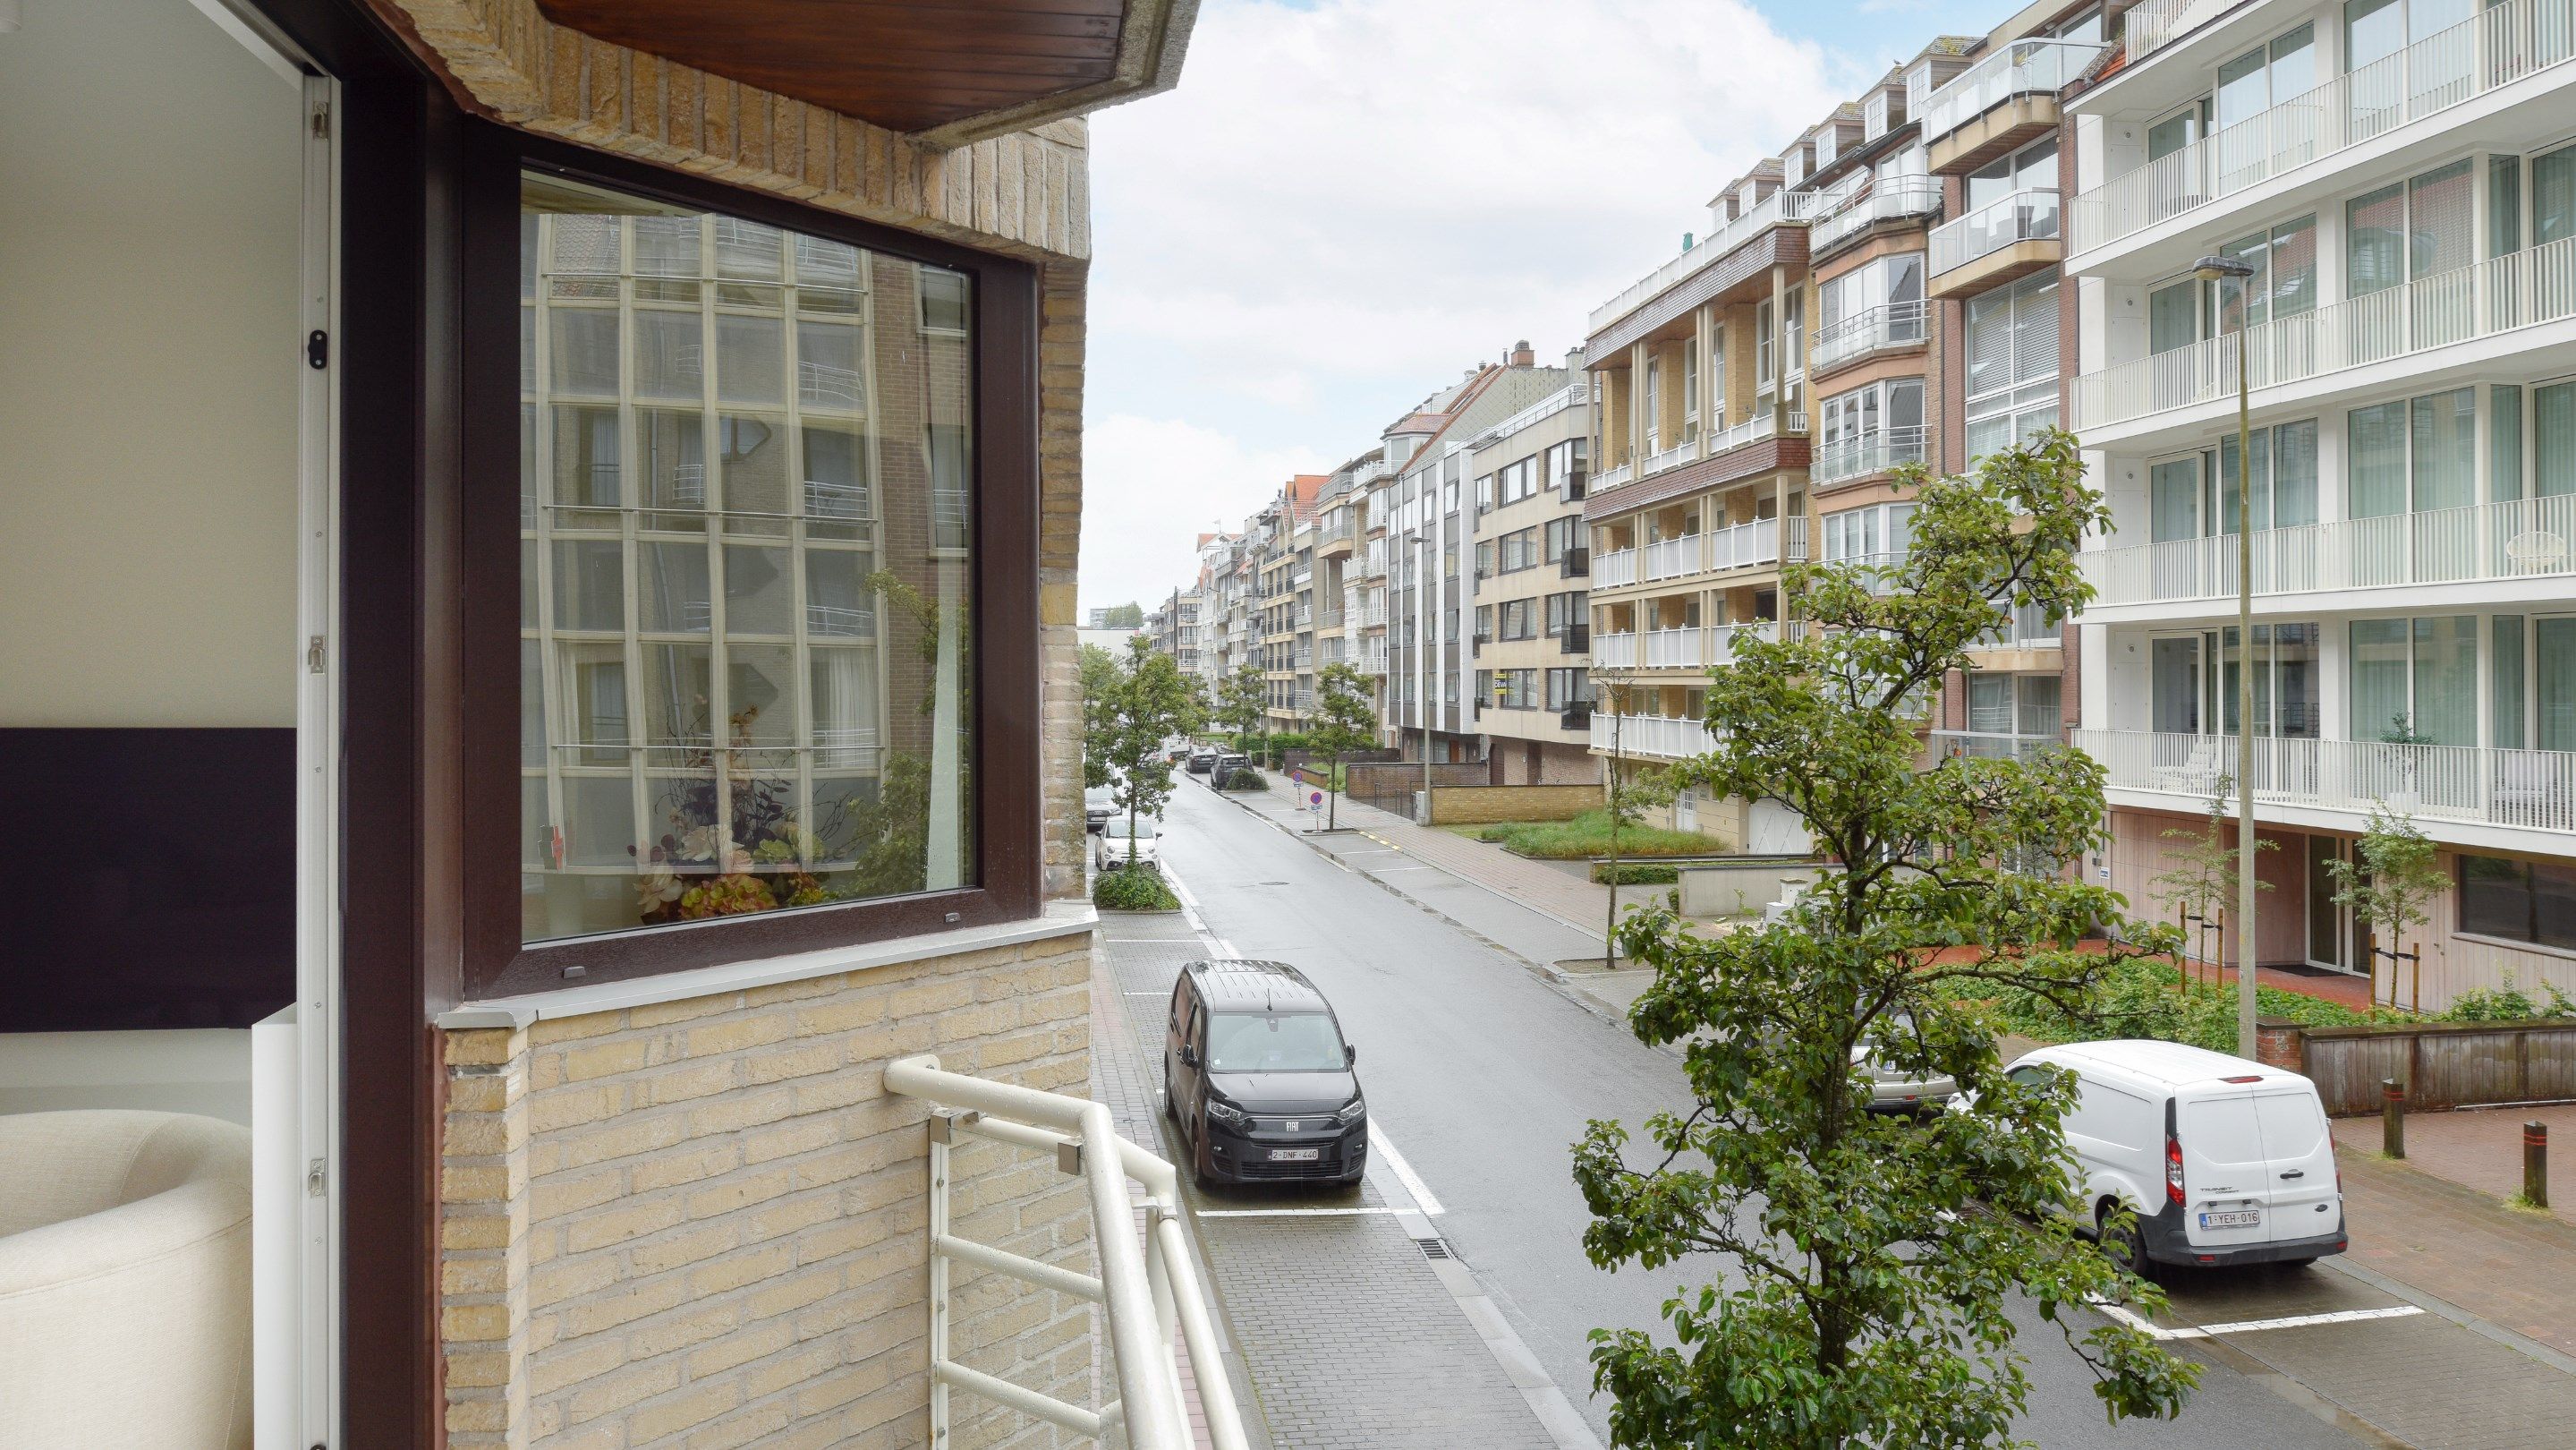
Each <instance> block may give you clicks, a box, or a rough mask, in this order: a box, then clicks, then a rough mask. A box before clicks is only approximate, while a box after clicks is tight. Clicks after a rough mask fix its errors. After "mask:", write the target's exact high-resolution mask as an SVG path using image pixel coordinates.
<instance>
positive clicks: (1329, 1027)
mask: <svg viewBox="0 0 2576 1450" xmlns="http://www.w3.org/2000/svg"><path fill="white" fill-rule="evenodd" d="M1346 1065H1347V1064H1346V1062H1345V1060H1344V1058H1343V1056H1342V1034H1341V1033H1340V1032H1338V1031H1336V1030H1335V1029H1334V1027H1333V1019H1332V1018H1331V1017H1329V1016H1327V1015H1325V1014H1324V1013H1321V1012H1219V1013H1218V1014H1216V1016H1214V1017H1212V1018H1210V1019H1208V1053H1207V1066H1208V1071H1210V1072H1339V1071H1341V1070H1342V1068H1343V1067H1344V1066H1346Z"/></svg>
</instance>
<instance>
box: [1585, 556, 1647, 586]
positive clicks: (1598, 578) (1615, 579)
mask: <svg viewBox="0 0 2576 1450" xmlns="http://www.w3.org/2000/svg"><path fill="white" fill-rule="evenodd" d="M1636 582H1637V551H1636V550H1634V549H1613V550H1611V551H1610V552H1609V553H1606V554H1595V555H1593V556H1592V587H1593V588H1595V589H1616V588H1618V587H1619V586H1620V585H1622V584H1634V583H1636Z"/></svg>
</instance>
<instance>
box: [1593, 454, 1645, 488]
mask: <svg viewBox="0 0 2576 1450" xmlns="http://www.w3.org/2000/svg"><path fill="white" fill-rule="evenodd" d="M1636 471H1637V466H1636V464H1635V462H1633V461H1631V462H1628V463H1622V464H1620V465H1619V466H1618V467H1616V468H1605V469H1603V470H1601V471H1600V472H1599V473H1596V474H1594V475H1593V476H1592V486H1593V487H1594V488H1596V489H1602V488H1617V487H1618V486H1619V485H1621V484H1623V483H1626V482H1627V481H1628V479H1629V478H1630V476H1632V475H1633V474H1635V473H1636Z"/></svg>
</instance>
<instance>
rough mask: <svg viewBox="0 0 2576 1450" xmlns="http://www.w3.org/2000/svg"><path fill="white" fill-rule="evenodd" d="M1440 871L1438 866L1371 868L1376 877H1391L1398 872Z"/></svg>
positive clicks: (1370, 870)
mask: <svg viewBox="0 0 2576 1450" xmlns="http://www.w3.org/2000/svg"><path fill="white" fill-rule="evenodd" d="M1439 869H1440V868H1439V867H1437V866H1372V867H1370V868H1369V873H1370V874H1371V875H1374V876H1389V875H1393V874H1394V873H1395V872H1398V871H1437V870H1439Z"/></svg>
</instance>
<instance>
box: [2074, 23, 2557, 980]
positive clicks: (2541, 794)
mask: <svg viewBox="0 0 2576 1450" xmlns="http://www.w3.org/2000/svg"><path fill="white" fill-rule="evenodd" d="M2126 30H2127V36H2126V50H2125V53H2123V54H2122V55H2121V56H2120V57H2119V58H2118V62H2117V64H2116V65H2114V66H2111V67H2109V68H2107V69H2106V70H2105V71H2104V72H2103V73H2102V75H2101V76H2100V78H2099V79H2098V81H2096V82H2095V83H2093V84H2090V85H2088V86H2085V87H2083V88H2082V89H2080V90H2077V91H2072V92H2070V93H2068V94H2067V95H2066V96H2064V97H2063V98H2062V99H2061V101H2060V104H2061V105H2062V106H2063V107H2064V109H2065V113H2066V118H2067V129H2068V133H2069V136H2070V138H2071V147H2070V149H2071V151H2072V162H2073V169H2072V177H2073V183H2074V189H2073V192H2072V194H2071V196H2070V197H2069V199H2068V203H2067V206H2066V209H2065V214H2066V221H2067V227H2066V233H2067V234H2066V237H2065V240H2064V246H2065V247H2066V249H2067V257H2066V259H2065V263H2064V267H2065V272H2066V276H2067V278H2068V283H2067V285H2068V286H2070V287H2071V288H2072V289H2073V290H2074V293H2075V297H2074V306H2075V311H2076V314H2077V315H2078V316H2079V317H2080V319H2081V322H2082V327H2081V329H2080V334H2079V338H2080V363H2081V371H2080V372H2079V373H2078V374H2077V375H2076V376H2074V377H2073V378H2071V379H2070V380H2069V385H2068V387H2067V389H2066V392H2067V398H2068V405H2069V409H2070V413H2071V422H2072V425H2073V426H2074V427H2075V429H2076V430H2077V431H2078V432H2079V434H2080V435H2081V436H2082V438H2083V440H2084V443H2085V445H2086V448H2087V455H2086V456H2087V459H2088V462H2089V464H2090V467H2091V469H2092V473H2093V477H2094V479H2095V480H2096V481H2097V483H2098V484H2099V485H2100V486H2101V487H2102V488H2104V489H2105V490H2106V491H2107V493H2108V495H2109V498H2110V503H2111V509H2112V513H2113V517H2114V521H2115V523H2116V525H2117V528H2116V531H2115V532H2114V533H2112V534H2111V535H2110V536H2109V537H2106V538H2104V539H2101V540H2100V541H2099V543H2098V547H2097V548H2096V549H2095V550H2094V551H2092V552H2090V553H2088V554H2087V555H2086V556H2085V560H2084V562H2085V565H2086V568H2087V571H2088V574H2089V576H2090V577H2091V579H2092V580H2093V582H2094V583H2095V585H2096V587H2097V588H2098V589H2099V590H2100V593H2099V595H2098V597H2097V598H2096V599H2095V601H2094V602H2093V604H2092V605H2091V607H2089V608H2088V609H2087V611H2086V612H2085V614H2084V616H2083V621H2082V623H2083V634H2084V636H2085V643H2084V654H2085V657H2086V658H2087V659H2088V660H2096V661H2099V664H2098V666H2096V667H2094V668H2091V669H2089V670H2088V671H2087V672H2086V673H2085V676H2084V679H2083V683H2082V689H2081V714H2082V729H2081V730H2080V731H2079V732H2077V737H2076V738H2077V739H2078V740H2079V741H2080V742H2081V743H2082V745H2083V746H2084V748H2086V749H2087V750H2090V751H2092V752H2093V753H2094V754H2095V755H2096V756H2098V757H2099V758H2100V759H2101V760H2102V761H2103V762H2104V763H2105V765H2106V766H2107V767H2108V769H2109V772H2110V781H2109V786H2110V790H2109V794H2110V804H2111V824H2112V830H2113V840H2112V843H2111V846H2110V849H2109V850H2108V851H2107V852H2106V853H2105V854H2104V856H2103V857H2102V858H2101V859H2100V860H2098V861H2097V862H2094V863H2091V864H2093V865H2094V866H2095V868H2096V869H2098V870H2099V871H2100V872H2102V873H2103V874H2104V875H2105V876H2106V877H2107V879H2108V880H2109V881H2110V882H2111V883H2112V884H2114V885H2116V886H2118V887H2120V888H2121V889H2122V890H2125V891H2127V892H2128V893H2129V894H2130V896H2131V899H2132V900H2133V901H2134V902H2136V903H2138V904H2139V906H2140V908H2141V909H2142V910H2146V911H2149V912H2159V911H2161V910H2163V908H2162V904H2161V903H2160V902H2158V901H2157V899H2156V896H2155V893H2154V889H2153V887H2152V886H2151V885H2150V884H2149V883H2150V882H2151V880H2152V878H2153V877H2154V876H2155V875H2156V873H2157V872H2158V871H2159V869H2161V859H2160V858H2161V856H2162V855H2163V849H2162V848H2163V842H2161V840H2160V839H2159V833H2160V832H2161V831H2163V830H2164V829H2166V828H2167V827H2169V826H2171V825H2174V824H2176V823H2178V822H2182V821H2185V820H2188V819H2189V818H2190V817H2191V816H2192V815H2193V814H2194V813H2195V812H2197V811H2199V810H2202V809H2204V808H2205V807H2204V803H2205V801H2206V799H2207V797H2208V796H2209V795H2210V793H2211V792H2212V791H2213V790H2214V789H2215V788H2216V785H2217V782H2218V777H2219V776H2220V775H2221V774H2222V773H2232V772H2233V771H2234V769H2235V761H2236V752H2237V748H2238V747H2237V743H2236V740H2235V739H2234V738H2233V737H2235V736H2236V734H2237V732H2239V731H2242V730H2246V729H2251V730H2252V731H2253V732H2254V734H2255V735H2256V736H2257V737H2258V738H2257V741H2256V745H2257V747H2258V748H2257V752H2256V759H2255V766H2254V772H2253V774H2254V779H2253V782H2252V785H2253V791H2254V795H2255V800H2256V809H2257V812H2258V817H2259V819H2260V821H2261V823H2262V825H2261V829H2262V834H2263V835H2264V836H2265V837H2266V838H2268V839H2270V840H2272V841H2273V842H2275V843H2276V844H2277V846H2278V848H2279V849H2277V850H2275V851H2269V852H2265V853H2263V854H2262V855H2261V856H2260V857H2259V858H2258V859H2259V861H2260V870H2261V874H2262V876H2263V879H2264V880H2265V882H2266V884H2267V885H2268V886H2270V887H2271V890H2270V891H2269V892H2267V893H2266V894H2265V896H2264V897H2263V905H2262V910H2261V914H2260V917H2259V918H2258V919H2259V922H2260V926H2259V930H2258V932H2257V940H2256V942H2255V944H2254V947H2255V952H2256V955H2257V956H2258V958H2259V960H2261V961H2263V962H2265V963H2280V964H2284V965H2308V966H2315V967H2323V968H2329V969H2333V970H2338V971H2348V972H2356V973H2358V972H2363V971H2367V970H2370V968H2371V965H2372V961H2373V957H2372V955H2371V947H2372V945H2373V944H2372V943H2371V942H2370V941H2368V940H2367V937H2366V935H2365V934H2364V933H2363V932H2362V931H2360V930H2359V929H2358V928H2357V926H2356V923H2354V922H2353V921H2352V920H2351V918H2350V914H2349V913H2348V912H2345V911H2342V910H2340V909H2338V908H2337V907H2336V906H2335V905H2334V904H2333V902H2332V900H2331V886H2330V884H2329V877H2328V874H2327V868H2328V866H2329V865H2330V863H2333V862H2335V861H2338V860H2349V859H2351V857H2352V853H2353V843H2354V839H2355V837H2356V835H2357V834H2358V833H2359V832H2360V831H2361V830H2362V829H2363V828H2364V827H2365V825H2366V823H2367V820H2368V817H2369V815H2370V813H2371V812H2372V811H2373V810H2375V809H2386V810H2391V811H2403V812H2405V813H2407V814H2410V815H2411V816H2412V817H2413V819H2414V821H2415V823H2416V824H2417V825H2418V826H2419V827H2420V828H2421V829H2423V830H2424V831H2425V832H2426V833H2427V834H2429V835H2431V836H2432V837H2433V838H2434V839H2435V840H2436V841H2438V842H2439V843H2440V845H2441V846H2442V848H2443V862H2444V864H2445V866H2446V867H2447V868H2448V869H2449V871H2450V872H2451V875H2452V883H2453V884H2452V889H2451V891H2450V892H2448V893H2447V894H2446V895H2445V896H2444V897H2443V898H2442V899H2441V900H2440V901H2438V902H2437V903H2436V904H2435V905H2434V907H2433V918H2434V919H2433V921H2432V923H2431V925H2430V926H2429V927H2428V928H2427V929H2426V931H2425V932H2424V933H2423V936H2424V937H2425V939H2426V945H2425V949H2424V952H2423V959H2422V962H2421V974H2422V982H2423V999H2424V1002H2425V1005H2427V1006H2439V1005H2440V1004H2442V1003H2444V1002H2446V1001H2448V1000H2449V999H2450V998H2451V997H2452V996H2454V995H2455V994H2457V993H2458V992H2460V991H2461V990H2464V989H2466V988H2469V987H2473V986H2480V985H2491V984H2494V983H2496V982H2498V981H2500V980H2502V979H2503V977H2504V976H2505V975H2506V974H2507V973H2511V974H2512V975H2513V977H2514V978H2515V980H2517V981H2518V982H2520V983H2522V984H2523V985H2525V986H2526V987H2529V986H2533V985H2536V984H2537V983H2539V982H2544V981H2546V982H2554V983H2557V984H2559V985H2561V986H2566V987H2576V957H2571V956H2570V955H2569V953H2570V951H2571V949H2576V913H2571V912H2570V911H2569V909H2568V906H2567V903H2568V902H2569V900H2570V899H2571V897H2576V613H2571V612H2570V611H2571V606H2570V602H2569V601H2570V600H2571V598H2576V549H2571V541H2576V382H2571V381H2570V380H2569V369H2570V367H2571V364H2570V363H2569V361H2568V358H2569V357H2570V356H2571V355H2576V354H2571V353H2570V352H2569V351H2568V349H2569V347H2570V345H2571V344H2572V343H2576V144H2570V141H2571V135H2570V133H2571V132H2576V14H2571V7H2570V5H2569V4H2568V3H2567V0H2503V3H2498V4H2492V5H2484V6H2479V5H2471V4H2468V3H2465V0H2448V3H2445V0H2376V3H2374V0H2351V3H2347V4H2342V5H2322V4H2316V3H2300V0H2257V3H2253V4H2244V5H2237V6H2232V7H2231V6H2224V5H2219V4H2214V3H2200V4H2176V3H2160V4H2151V5H2142V6H2139V7H2137V8H2136V9H2134V10H2132V11H2130V12H2129V15H2128V17H2127V26H2126ZM2211 256H2214V257H2218V258H2223V259H2225V260H2226V261H2227V262H2229V263H2231V264H2237V268H2236V269H2238V270H2242V271H2243V272H2244V273H2245V274H2246V275H2244V276H2243V277H2242V278H2241V279H2240V278H2233V277H2219V278H2216V279H2214V280H2208V281H2204V280H2201V279H2200V278H2199V277H2197V276H2196V275H2195V265H2194V264H2195V261H2196V259H2199V258H2202V257H2211ZM2240 358H2241V359H2242V362H2241V363H2240ZM2240 368H2241V371H2240ZM2240 382H2241V383H2242V384H2243V385H2244V386H2246V387H2248V388H2249V389H2250V392H2249V401H2250V407H2251V421H2252V440H2251V447H2250V448H2249V449H2247V450H2245V453H2246V456H2245V457H2242V458H2240V457H2239V449H2238V445H2237V439H2236V408H2237V402H2238V390H2239V387H2240ZM2249 525H2250V527H2251V529H2252V531H2253V537H2252V539H2251V545H2252V553H2253V567H2252V578H2251V586H2252V590H2253V610H2254V616H2255V623H2254V625H2253V627H2252V631H2251V638H2250V639H2247V638H2241V637H2240V636H2239V634H2238V632H2237V630H2236V628H2235V624H2234V620H2235V598H2236V591H2237V587H2238V576H2237V563H2236V559H2237V552H2238V548H2239V539H2238V536H2237V533H2236V531H2237V530H2238V529H2240V528H2243V527H2247V526H2249ZM2242 671H2251V672H2252V676H2253V682H2254V686H2255V702H2254V708H2253V712H2252V716H2253V718H2252V719H2251V720H2246V719H2243V718H2240V712H2239V709H2238V706H2237V703H2236V702H2237V699H2238V691H2239V684H2240V681H2241V680H2242V678H2243V676H2242V674H2241V673H2240V672H2242ZM2380 972H2381V979H2382V980H2383V981H2385V980H2386V976H2387V964H2386V962H2385V960H2384V959H2381V962H2380ZM2412 975H2413V969H2411V968H2410V969H2409V972H2408V977H2409V979H2410V987H2411V978H2412ZM2407 995H2409V996H2410V998H2411V991H2410V992H2409V993H2408V994H2407Z"/></svg>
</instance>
